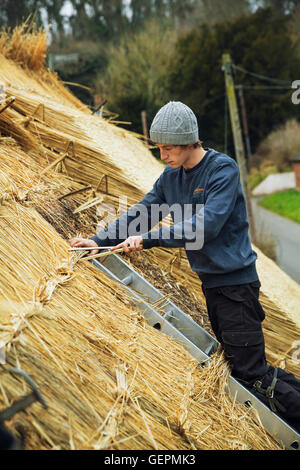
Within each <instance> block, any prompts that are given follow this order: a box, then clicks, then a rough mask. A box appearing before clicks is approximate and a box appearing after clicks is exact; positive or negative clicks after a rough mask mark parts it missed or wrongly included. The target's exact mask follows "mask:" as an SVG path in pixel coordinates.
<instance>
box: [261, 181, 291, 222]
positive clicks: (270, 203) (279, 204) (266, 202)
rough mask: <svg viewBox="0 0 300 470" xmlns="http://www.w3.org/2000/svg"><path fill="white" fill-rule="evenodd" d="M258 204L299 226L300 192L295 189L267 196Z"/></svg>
mask: <svg viewBox="0 0 300 470" xmlns="http://www.w3.org/2000/svg"><path fill="white" fill-rule="evenodd" d="M258 204H259V205H260V206H262V207H264V208H265V209H269V210H270V211H272V212H275V213H276V214H279V215H281V216H283V217H286V218H288V219H290V220H293V221H294V222H297V223H298V224H300V191H297V190H296V189H288V190H286V191H281V192H279V193H274V194H269V195H268V196H265V197H264V198H263V199H261V200H260V201H259V203H258Z"/></svg>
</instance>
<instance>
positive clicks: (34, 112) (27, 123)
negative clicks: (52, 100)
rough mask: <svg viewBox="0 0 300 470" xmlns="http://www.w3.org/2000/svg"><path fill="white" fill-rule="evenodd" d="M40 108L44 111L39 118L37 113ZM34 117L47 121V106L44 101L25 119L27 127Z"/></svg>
mask: <svg viewBox="0 0 300 470" xmlns="http://www.w3.org/2000/svg"><path fill="white" fill-rule="evenodd" d="M40 110H41V112H42V113H41V114H42V115H41V117H40V118H37V117H36V114H37V112H38V111H40ZM33 119H40V120H41V121H43V122H45V106H44V105H43V103H40V104H38V105H37V107H36V108H35V109H34V111H33V112H32V113H31V115H30V116H29V117H27V118H26V119H25V121H24V126H25V127H27V126H28V125H29V124H30V123H31V121H32V120H33Z"/></svg>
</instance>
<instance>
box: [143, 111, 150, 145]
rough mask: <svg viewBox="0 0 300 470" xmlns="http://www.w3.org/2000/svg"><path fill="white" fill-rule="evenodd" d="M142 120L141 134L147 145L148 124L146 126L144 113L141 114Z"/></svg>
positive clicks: (145, 114)
mask: <svg viewBox="0 0 300 470" xmlns="http://www.w3.org/2000/svg"><path fill="white" fill-rule="evenodd" d="M141 118H142V126H143V134H144V137H145V140H146V142H147V143H149V132H148V124H147V113H146V111H142V112H141Z"/></svg>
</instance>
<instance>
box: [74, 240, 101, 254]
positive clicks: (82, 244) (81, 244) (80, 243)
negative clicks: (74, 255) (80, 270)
mask: <svg viewBox="0 0 300 470" xmlns="http://www.w3.org/2000/svg"><path fill="white" fill-rule="evenodd" d="M69 243H70V245H71V247H72V248H79V247H85V246H86V247H87V248H93V247H95V248H96V250H91V251H90V253H89V256H93V255H96V254H97V253H98V251H99V246H98V245H97V243H96V242H94V240H90V239H89V238H72V240H70V241H69Z"/></svg>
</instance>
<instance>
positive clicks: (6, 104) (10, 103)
mask: <svg viewBox="0 0 300 470" xmlns="http://www.w3.org/2000/svg"><path fill="white" fill-rule="evenodd" d="M15 100H16V98H15V97H14V96H11V97H10V98H9V99H8V100H7V101H6V103H5V104H4V106H3V107H2V108H0V114H1V113H3V111H5V110H6V109H7V108H9V107H10V106H11V105H12V104H13V103H14V102H15Z"/></svg>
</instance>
